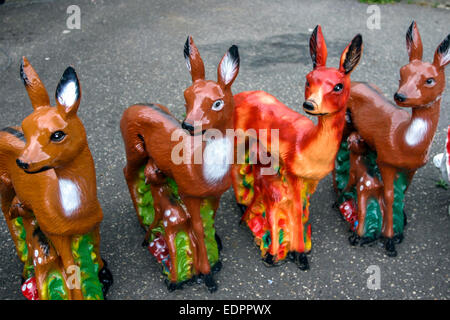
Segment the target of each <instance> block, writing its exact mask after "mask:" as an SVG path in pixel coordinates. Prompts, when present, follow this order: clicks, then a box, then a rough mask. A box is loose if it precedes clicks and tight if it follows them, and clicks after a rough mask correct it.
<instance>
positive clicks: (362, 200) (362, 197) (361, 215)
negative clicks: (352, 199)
mask: <svg viewBox="0 0 450 320" xmlns="http://www.w3.org/2000/svg"><path fill="white" fill-rule="evenodd" d="M367 197H368V195H367V194H366V193H365V192H358V227H357V230H356V231H357V234H358V236H359V237H363V236H364V223H365V219H366V209H367Z"/></svg>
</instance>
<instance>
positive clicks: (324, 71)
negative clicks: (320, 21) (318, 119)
mask: <svg viewBox="0 0 450 320" xmlns="http://www.w3.org/2000/svg"><path fill="white" fill-rule="evenodd" d="M362 51H363V43H362V37H361V35H360V34H358V35H357V36H356V37H354V38H353V40H352V42H351V43H350V44H349V45H348V46H347V47H346V48H345V50H344V52H343V53H342V55H341V60H340V65H339V69H336V68H328V67H326V62H327V46H326V44H325V40H324V38H323V35H322V29H321V27H320V25H318V26H316V28H315V29H314V31H313V33H312V35H311V38H310V40H309V52H310V54H311V58H312V61H313V68H314V69H313V71H311V72H310V73H308V74H307V75H306V85H305V102H304V103H303V109H304V110H305V112H306V113H308V114H310V115H313V116H324V115H328V114H332V113H336V112H338V111H341V110H344V109H345V107H346V103H347V99H348V97H349V94H350V73H351V72H352V71H353V69H354V68H355V67H356V65H357V64H358V62H359V59H360V58H361V54H362Z"/></svg>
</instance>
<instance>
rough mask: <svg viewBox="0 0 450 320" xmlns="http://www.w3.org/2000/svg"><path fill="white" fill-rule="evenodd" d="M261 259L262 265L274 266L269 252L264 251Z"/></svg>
mask: <svg viewBox="0 0 450 320" xmlns="http://www.w3.org/2000/svg"><path fill="white" fill-rule="evenodd" d="M262 261H263V263H264V266H266V267H268V268H270V267H275V260H274V258H273V255H271V254H270V253H266V255H265V256H264V258H263V259H262Z"/></svg>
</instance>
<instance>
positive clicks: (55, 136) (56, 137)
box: [50, 131, 66, 142]
mask: <svg viewBox="0 0 450 320" xmlns="http://www.w3.org/2000/svg"><path fill="white" fill-rule="evenodd" d="M65 136H66V134H65V133H64V132H62V131H55V132H53V133H52V135H51V136H50V140H52V141H53V142H60V141H62V140H63V139H64V137H65Z"/></svg>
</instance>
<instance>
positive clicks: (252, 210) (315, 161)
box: [232, 26, 362, 269]
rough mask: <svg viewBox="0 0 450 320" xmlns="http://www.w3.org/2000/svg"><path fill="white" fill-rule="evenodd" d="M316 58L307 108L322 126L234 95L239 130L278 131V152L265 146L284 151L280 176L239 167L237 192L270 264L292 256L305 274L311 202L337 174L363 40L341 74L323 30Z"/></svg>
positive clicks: (257, 97) (257, 95) (266, 101)
mask: <svg viewBox="0 0 450 320" xmlns="http://www.w3.org/2000/svg"><path fill="white" fill-rule="evenodd" d="M310 52H311V58H312V61H313V66H314V69H313V70H312V71H311V72H310V73H309V74H308V75H307V76H306V85H305V102H304V104H303V109H304V111H305V112H306V113H308V114H310V115H314V116H317V119H318V120H317V121H318V123H317V125H315V124H314V123H313V122H312V121H311V120H309V119H308V118H307V117H305V116H303V115H300V114H298V113H297V112H295V111H293V110H292V109H289V108H288V107H287V106H285V105H284V104H282V103H281V102H280V101H278V100H277V99H276V98H275V97H274V96H272V95H270V94H268V93H266V92H263V91H252V92H242V93H239V94H237V95H235V103H236V107H235V115H234V127H235V129H243V130H248V129H255V130H257V131H258V130H260V129H267V130H269V131H270V130H271V129H277V130H279V140H280V141H279V150H278V151H277V150H273V149H272V148H271V145H270V144H267V145H265V146H264V147H265V149H266V150H269V151H270V152H278V155H279V158H280V168H279V170H278V173H277V174H276V175H272V176H266V175H260V174H258V170H259V169H260V166H259V165H254V166H251V165H247V164H246V165H235V166H234V168H233V172H232V178H233V188H234V191H235V195H236V199H237V201H238V203H240V204H241V205H244V206H247V210H246V211H245V213H244V216H243V220H244V221H246V222H247V224H248V225H249V227H250V228H251V229H252V231H253V233H254V235H255V237H256V239H257V242H258V243H261V250H262V255H263V257H264V260H265V261H266V264H269V265H272V264H275V263H277V262H278V261H280V260H283V259H284V258H285V257H286V256H287V255H288V254H289V255H290V257H293V258H294V260H295V261H296V263H297V264H298V265H299V267H300V268H301V269H306V268H307V267H308V262H307V259H306V256H305V255H304V253H305V252H308V251H309V250H310V245H311V244H310V229H309V227H307V226H306V225H307V222H308V217H309V209H308V207H309V195H310V194H312V193H314V191H315V188H316V186H317V184H318V182H319V181H320V180H321V179H322V178H323V177H325V176H326V175H327V174H328V173H330V172H331V170H332V169H333V162H334V158H335V156H336V153H337V150H338V148H339V142H340V140H341V135H342V130H343V128H344V122H345V110H346V102H347V99H348V96H349V92H350V73H351V71H352V70H353V69H354V67H355V66H356V65H357V63H358V62H359V59H360V56H361V53H362V38H361V36H360V35H357V36H356V37H355V38H354V39H353V40H352V42H351V43H350V44H349V45H348V46H347V47H346V48H345V50H344V52H343V53H342V56H341V60H340V66H339V68H338V69H336V68H328V67H326V59H327V49H326V44H325V40H324V38H323V35H322V31H321V28H320V26H317V27H316V28H315V30H314V32H313V34H312V35H311V39H310ZM275 169H276V168H275ZM280 230H281V231H282V232H281V231H280ZM280 234H281V236H280ZM264 235H265V236H264ZM267 238H269V239H268V240H270V241H268V240H267V241H266V239H267Z"/></svg>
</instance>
